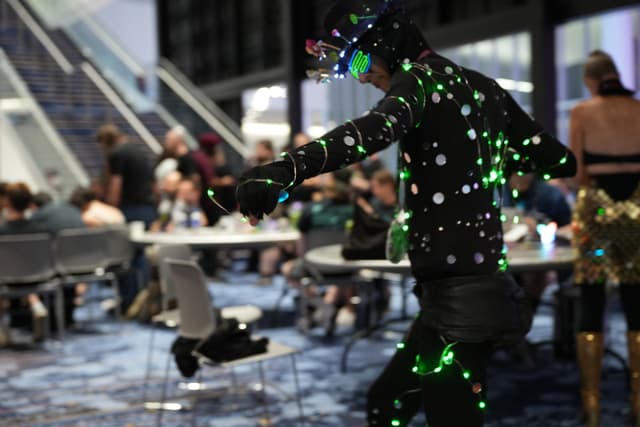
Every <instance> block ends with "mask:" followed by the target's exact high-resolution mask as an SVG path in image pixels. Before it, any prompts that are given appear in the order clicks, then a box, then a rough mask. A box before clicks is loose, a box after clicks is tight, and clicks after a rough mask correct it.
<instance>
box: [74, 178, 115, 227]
mask: <svg viewBox="0 0 640 427" xmlns="http://www.w3.org/2000/svg"><path fill="white" fill-rule="evenodd" d="M69 203H71V204H72V205H73V206H75V207H76V208H78V209H80V212H81V215H82V222H83V223H84V224H85V225H86V226H87V227H102V226H105V225H114V224H124V223H125V219H124V215H123V214H122V212H121V211H120V209H118V208H116V207H113V206H111V205H107V204H106V203H103V202H101V201H100V200H98V198H97V197H96V195H95V193H94V192H93V191H91V190H90V189H88V188H83V187H79V188H76V189H75V190H74V191H73V193H72V194H71V197H70V198H69Z"/></svg>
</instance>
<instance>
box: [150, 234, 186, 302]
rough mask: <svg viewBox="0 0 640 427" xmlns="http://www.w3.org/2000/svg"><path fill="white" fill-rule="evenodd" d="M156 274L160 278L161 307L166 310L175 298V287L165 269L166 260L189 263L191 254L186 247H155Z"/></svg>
mask: <svg viewBox="0 0 640 427" xmlns="http://www.w3.org/2000/svg"><path fill="white" fill-rule="evenodd" d="M157 248H158V249H157V259H158V273H159V276H160V291H161V292H162V307H163V309H165V310H166V309H168V305H169V304H168V303H169V301H171V300H172V299H174V298H176V287H175V285H174V282H173V280H171V276H170V274H169V270H168V268H167V264H166V262H165V261H166V260H167V259H178V260H181V261H191V259H192V257H193V252H192V251H191V248H190V247H189V246H187V245H179V244H175V245H158V246H157Z"/></svg>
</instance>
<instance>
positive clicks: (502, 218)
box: [500, 214, 507, 222]
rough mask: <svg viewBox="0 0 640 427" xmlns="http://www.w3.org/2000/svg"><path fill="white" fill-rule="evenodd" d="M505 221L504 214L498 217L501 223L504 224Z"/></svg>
mask: <svg viewBox="0 0 640 427" xmlns="http://www.w3.org/2000/svg"><path fill="white" fill-rule="evenodd" d="M506 220H507V216H506V215H504V214H502V215H500V221H501V222H505V221H506Z"/></svg>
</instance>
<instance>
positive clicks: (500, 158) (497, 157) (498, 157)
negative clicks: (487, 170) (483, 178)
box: [496, 155, 502, 163]
mask: <svg viewBox="0 0 640 427" xmlns="http://www.w3.org/2000/svg"><path fill="white" fill-rule="evenodd" d="M500 160H502V157H500V155H497V156H496V163H500Z"/></svg>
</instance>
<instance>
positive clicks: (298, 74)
mask: <svg viewBox="0 0 640 427" xmlns="http://www.w3.org/2000/svg"><path fill="white" fill-rule="evenodd" d="M281 1H282V12H283V13H282V15H283V19H282V22H283V28H282V34H283V40H282V41H283V45H284V52H283V56H284V66H285V69H286V76H287V77H286V84H287V101H288V103H287V104H288V115H289V117H288V119H289V125H290V126H291V135H293V134H295V133H297V132H300V131H302V88H301V85H300V83H301V82H302V79H303V77H304V74H303V73H304V70H303V68H304V55H305V51H304V33H303V30H302V28H301V27H302V25H301V23H303V22H305V19H303V16H305V12H304V3H305V2H302V1H299V0H281Z"/></svg>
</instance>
